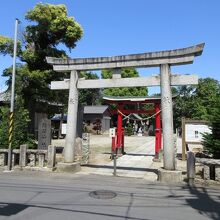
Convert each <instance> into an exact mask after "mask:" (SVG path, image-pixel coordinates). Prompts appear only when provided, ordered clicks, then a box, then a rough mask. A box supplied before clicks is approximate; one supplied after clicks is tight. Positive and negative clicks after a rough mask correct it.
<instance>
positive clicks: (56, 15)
mask: <svg viewBox="0 0 220 220" xmlns="http://www.w3.org/2000/svg"><path fill="white" fill-rule="evenodd" d="M25 18H26V19H27V20H28V21H29V22H30V25H28V26H26V28H25V31H24V42H23V45H22V46H21V44H19V45H18V57H19V58H20V60H21V61H23V62H24V64H22V65H21V66H20V67H19V68H18V69H17V73H16V75H17V78H20V81H21V84H20V85H19V86H20V87H22V89H20V90H19V91H20V94H17V95H21V96H22V97H24V107H25V108H27V109H28V110H29V113H30V117H31V119H32V120H33V119H34V112H38V111H39V112H53V110H54V107H55V106H57V105H56V103H64V102H65V101H66V98H65V95H64V94H65V93H66V92H64V94H63V92H62V93H61V92H57V91H51V90H50V88H49V83H50V82H51V81H52V80H62V79H63V78H66V77H67V74H64V73H60V74H59V73H55V72H54V71H53V70H52V67H51V66H49V65H48V64H47V63H46V60H45V57H46V56H54V57H67V54H66V52H65V51H64V50H63V49H60V48H61V47H60V46H61V45H63V46H66V47H67V48H68V49H69V50H71V49H73V48H74V47H75V46H76V42H77V41H78V40H80V38H81V37H82V35H83V30H82V28H81V26H80V25H79V24H78V23H77V22H76V21H75V20H74V18H73V17H69V16H68V15H67V9H66V6H65V5H52V4H43V3H39V4H37V5H36V6H35V7H34V8H33V9H32V10H30V11H28V12H27V14H26V16H25ZM12 45H13V41H12V39H10V38H7V37H4V36H1V37H0V53H1V54H3V55H5V54H10V55H11V54H12V48H13V47H12ZM58 46H59V47H58ZM10 70H11V69H10V68H9V69H7V70H6V71H5V72H4V76H11V71H10ZM56 111H57V110H56ZM31 130H32V132H33V127H31Z"/></svg>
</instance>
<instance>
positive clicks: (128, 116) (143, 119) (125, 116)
mask: <svg viewBox="0 0 220 220" xmlns="http://www.w3.org/2000/svg"><path fill="white" fill-rule="evenodd" d="M160 112H161V110H160V111H158V112H156V113H155V114H153V115H151V116H149V117H147V118H142V119H132V120H134V121H146V120H148V119H150V118H153V117H154V116H156V115H157V114H159V113H160ZM118 113H119V114H121V115H122V116H124V118H123V120H125V119H126V118H128V119H131V118H130V115H131V114H129V115H125V114H123V113H122V112H121V111H120V110H118Z"/></svg>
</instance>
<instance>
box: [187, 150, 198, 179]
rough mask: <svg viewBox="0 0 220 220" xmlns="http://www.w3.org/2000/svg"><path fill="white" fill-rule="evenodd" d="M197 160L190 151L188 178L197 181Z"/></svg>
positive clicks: (188, 155)
mask: <svg viewBox="0 0 220 220" xmlns="http://www.w3.org/2000/svg"><path fill="white" fill-rule="evenodd" d="M195 163H196V160H195V156H194V153H193V152H191V151H189V152H187V178H188V179H195V171H196V165H195Z"/></svg>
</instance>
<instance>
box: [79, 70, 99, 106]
mask: <svg viewBox="0 0 220 220" xmlns="http://www.w3.org/2000/svg"><path fill="white" fill-rule="evenodd" d="M80 77H81V78H85V79H98V78H99V77H98V76H97V74H95V73H92V72H81V73H80ZM99 102H100V89H80V90H79V103H80V104H82V105H95V104H99Z"/></svg>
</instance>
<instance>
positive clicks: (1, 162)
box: [0, 153, 8, 166]
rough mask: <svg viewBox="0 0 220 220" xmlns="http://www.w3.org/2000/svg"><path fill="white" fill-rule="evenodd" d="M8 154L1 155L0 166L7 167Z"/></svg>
mask: <svg viewBox="0 0 220 220" xmlns="http://www.w3.org/2000/svg"><path fill="white" fill-rule="evenodd" d="M7 159H8V157H7V153H1V154H0V166H6V164H7Z"/></svg>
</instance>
